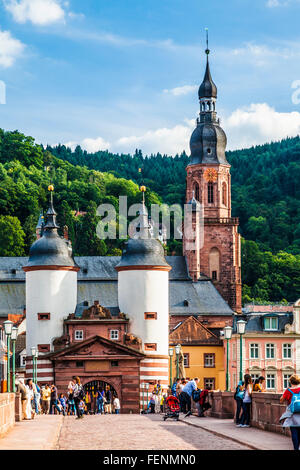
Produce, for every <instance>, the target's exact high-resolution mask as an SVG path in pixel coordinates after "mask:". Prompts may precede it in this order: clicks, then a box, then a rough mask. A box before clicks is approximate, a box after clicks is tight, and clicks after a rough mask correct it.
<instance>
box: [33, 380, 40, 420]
mask: <svg viewBox="0 0 300 470" xmlns="http://www.w3.org/2000/svg"><path fill="white" fill-rule="evenodd" d="M33 385H34V390H33V393H34V395H33V400H34V407H35V414H36V415H38V414H39V413H40V401H41V389H40V387H39V386H38V384H37V383H36V384H35V383H34V384H33Z"/></svg>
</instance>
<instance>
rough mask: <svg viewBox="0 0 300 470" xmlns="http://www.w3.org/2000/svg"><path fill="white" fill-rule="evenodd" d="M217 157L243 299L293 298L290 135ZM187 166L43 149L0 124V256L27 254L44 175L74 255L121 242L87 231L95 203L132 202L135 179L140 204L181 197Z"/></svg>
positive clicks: (299, 236) (177, 248)
mask: <svg viewBox="0 0 300 470" xmlns="http://www.w3.org/2000/svg"><path fill="white" fill-rule="evenodd" d="M227 158H228V161H229V162H230V163H231V165H232V169H231V173H232V207H233V215H234V216H239V217H240V222H241V233H242V235H243V237H244V240H243V246H242V256H243V268H242V278H243V297H244V301H252V300H254V301H259V302H268V301H282V300H283V299H285V300H287V301H289V302H292V301H295V300H296V299H297V298H298V297H300V208H299V199H300V189H299V184H298V181H299V180H300V178H299V177H300V138H299V137H296V138H293V139H285V140H283V141H281V142H278V143H272V144H266V145H263V146H258V147H253V148H251V149H246V150H238V151H234V152H228V153H227ZM187 164H188V157H187V155H186V154H185V153H183V154H182V155H180V156H179V155H177V156H175V157H174V158H173V157H169V156H166V155H164V156H163V155H160V154H157V155H151V156H149V157H143V155H142V153H141V151H136V153H135V155H133V156H130V155H115V154H112V153H110V152H97V153H94V154H88V153H87V152H86V151H83V150H82V149H81V148H80V147H77V148H76V150H75V151H74V152H72V151H71V149H69V148H66V147H65V146H61V145H59V146H57V147H55V148H51V147H48V148H47V149H44V148H43V147H41V146H39V145H37V144H35V142H34V139H33V138H31V137H27V136H25V135H23V134H21V133H19V132H17V131H14V132H4V131H2V130H0V256H21V255H24V254H28V251H29V247H30V245H31V244H32V242H33V241H34V239H35V227H36V223H37V220H38V217H39V213H40V210H41V208H43V209H44V210H45V209H46V208H47V204H48V191H47V186H48V184H49V183H50V181H51V182H53V184H54V185H55V207H56V209H57V212H58V222H59V224H60V226H61V227H62V228H63V227H64V226H65V225H67V226H68V229H69V237H70V239H71V240H72V244H73V249H74V253H75V254H76V255H114V254H120V252H121V251H120V249H121V247H122V241H121V240H116V241H109V242H108V241H105V242H104V241H101V240H99V238H98V237H96V235H95V233H96V226H97V223H98V220H99V219H98V217H97V215H96V208H97V206H98V205H99V204H100V203H112V204H113V205H114V206H115V208H116V210H117V209H118V197H119V195H127V196H128V204H129V205H130V204H132V203H135V202H140V198H141V195H140V192H139V187H138V185H139V184H140V183H141V182H142V181H143V182H144V183H145V185H146V186H147V187H148V188H149V189H150V190H149V191H147V193H146V196H147V201H146V202H147V204H151V203H160V202H162V201H163V202H165V203H167V204H173V203H181V204H183V203H184V197H185V175H186V172H185V168H186V166H187ZM139 168H142V173H140V172H139ZM77 211H79V213H77ZM119 222H120V221H119V220H117V224H118V223H119ZM61 233H62V229H61ZM168 252H169V253H176V254H180V253H181V243H180V242H178V241H175V240H170V242H169V243H168Z"/></svg>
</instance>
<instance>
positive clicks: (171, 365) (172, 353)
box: [169, 348, 174, 388]
mask: <svg viewBox="0 0 300 470" xmlns="http://www.w3.org/2000/svg"><path fill="white" fill-rule="evenodd" d="M173 355H174V349H173V348H169V356H170V388H172V385H173V384H172V367H173V363H172V358H173Z"/></svg>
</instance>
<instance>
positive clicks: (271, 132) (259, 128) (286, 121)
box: [222, 103, 300, 149]
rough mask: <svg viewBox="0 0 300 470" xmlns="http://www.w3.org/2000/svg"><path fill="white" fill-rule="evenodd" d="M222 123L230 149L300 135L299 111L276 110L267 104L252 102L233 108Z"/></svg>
mask: <svg viewBox="0 0 300 470" xmlns="http://www.w3.org/2000/svg"><path fill="white" fill-rule="evenodd" d="M222 126H223V128H224V130H225V131H226V133H227V137H228V147H229V148H230V149H238V148H245V147H251V146H252V145H260V144H264V143H266V142H270V141H272V140H273V141H274V140H280V139H284V138H285V137H293V136H295V135H297V134H300V113H299V112H297V111H293V112H291V113H280V112H277V111H275V109H274V108H272V107H271V106H269V105H268V104H267V103H256V104H254V103H253V104H251V105H250V106H248V107H244V108H238V109H236V110H235V111H234V112H233V113H232V114H231V115H230V116H229V117H228V118H226V119H223V121H222Z"/></svg>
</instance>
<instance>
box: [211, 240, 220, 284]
mask: <svg viewBox="0 0 300 470" xmlns="http://www.w3.org/2000/svg"><path fill="white" fill-rule="evenodd" d="M209 271H210V277H211V279H212V280H213V281H219V280H220V251H219V250H218V248H212V249H211V250H210V252H209Z"/></svg>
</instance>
